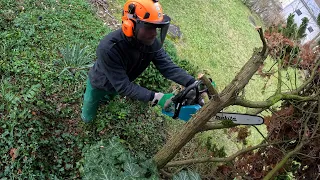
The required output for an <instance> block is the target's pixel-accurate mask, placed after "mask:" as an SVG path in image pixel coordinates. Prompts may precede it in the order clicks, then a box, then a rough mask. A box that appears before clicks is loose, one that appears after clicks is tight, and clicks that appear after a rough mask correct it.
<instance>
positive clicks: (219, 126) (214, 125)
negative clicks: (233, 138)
mask: <svg viewBox="0 0 320 180" xmlns="http://www.w3.org/2000/svg"><path fill="white" fill-rule="evenodd" d="M236 126H239V124H234V123H230V124H227V123H219V124H217V123H213V122H207V123H206V124H205V125H204V126H203V127H202V128H201V129H199V132H203V131H209V130H215V129H224V128H232V127H236Z"/></svg>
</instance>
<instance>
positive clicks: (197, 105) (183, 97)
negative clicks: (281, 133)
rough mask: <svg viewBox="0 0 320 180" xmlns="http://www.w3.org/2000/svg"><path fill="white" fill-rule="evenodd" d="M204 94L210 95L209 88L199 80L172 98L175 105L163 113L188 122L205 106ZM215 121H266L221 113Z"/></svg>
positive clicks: (240, 122)
mask: <svg viewBox="0 0 320 180" xmlns="http://www.w3.org/2000/svg"><path fill="white" fill-rule="evenodd" d="M204 93H207V94H208V88H206V86H205V85H204V84H203V83H202V81H201V80H199V81H197V82H196V83H194V84H192V85H190V86H188V87H186V88H185V89H183V90H182V91H180V92H179V93H178V94H177V95H175V96H174V97H173V98H172V102H173V105H172V106H170V107H167V108H165V109H162V113H163V114H165V115H167V116H170V117H172V118H173V119H181V120H183V121H186V122H187V121H189V120H190V119H191V117H192V115H194V114H195V113H197V112H198V111H199V109H201V107H202V106H203V105H204V100H203V99H202V97H201V95H202V94H204ZM209 98H210V97H209ZM215 119H217V120H231V121H232V122H233V123H235V124H243V125H260V124H263V123H264V119H263V118H262V117H261V116H256V115H249V114H240V113H227V112H219V113H217V114H216V116H215Z"/></svg>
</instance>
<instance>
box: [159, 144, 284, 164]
mask: <svg viewBox="0 0 320 180" xmlns="http://www.w3.org/2000/svg"><path fill="white" fill-rule="evenodd" d="M285 142H288V141H281V142H276V143H270V144H260V145H257V146H253V147H249V148H246V149H242V150H240V151H238V152H236V153H235V154H233V155H231V156H229V157H227V158H215V157H207V158H198V159H187V160H182V161H174V162H169V163H168V164H167V165H166V166H165V167H174V166H182V165H188V164H197V163H207V162H229V161H232V160H234V159H235V158H236V157H238V156H240V155H241V154H244V153H246V152H249V151H253V150H255V149H258V148H262V147H267V146H271V145H275V144H281V143H285Z"/></svg>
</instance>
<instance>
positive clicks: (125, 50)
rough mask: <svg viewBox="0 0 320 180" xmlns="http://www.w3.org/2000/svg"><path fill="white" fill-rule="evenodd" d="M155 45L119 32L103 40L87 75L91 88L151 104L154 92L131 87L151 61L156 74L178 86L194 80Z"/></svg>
mask: <svg viewBox="0 0 320 180" xmlns="http://www.w3.org/2000/svg"><path fill="white" fill-rule="evenodd" d="M157 49H159V43H158V42H157V41H155V43H154V44H153V45H152V46H145V45H142V44H139V43H137V42H136V41H135V40H134V39H133V38H127V37H126V36H125V35H124V34H123V32H122V31H121V29H119V30H116V31H114V32H111V33H110V34H108V35H107V36H105V37H104V38H103V39H102V40H101V41H100V44H99V46H98V48H97V58H98V59H97V61H96V62H95V64H94V66H93V67H92V68H91V69H90V71H89V79H90V82H91V85H92V86H93V87H94V88H98V89H103V90H106V91H109V92H117V93H119V94H121V95H123V96H128V97H130V98H133V99H137V100H140V101H145V102H146V101H151V100H152V99H153V97H154V92H152V91H150V90H148V89H146V88H144V87H141V86H139V85H137V84H134V83H132V81H133V80H135V79H136V78H137V77H138V76H139V75H140V74H141V73H142V72H143V71H144V70H145V69H146V68H147V67H148V66H149V64H150V62H151V61H152V62H153V63H154V64H155V66H156V68H157V69H158V70H159V71H160V73H161V74H162V75H163V76H164V77H166V78H167V79H170V80H172V81H174V82H176V83H178V84H180V85H182V86H188V85H189V84H192V83H193V82H194V81H195V79H194V78H193V77H192V76H190V75H189V74H187V73H186V71H184V70H183V69H181V68H179V67H178V66H177V65H175V64H174V63H173V62H172V60H171V59H170V57H169V56H168V55H167V54H166V53H165V51H164V49H163V48H161V49H160V50H157Z"/></svg>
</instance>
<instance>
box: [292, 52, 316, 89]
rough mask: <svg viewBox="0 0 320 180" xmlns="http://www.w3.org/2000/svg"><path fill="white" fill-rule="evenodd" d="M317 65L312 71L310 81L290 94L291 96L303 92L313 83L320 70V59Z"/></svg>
mask: <svg viewBox="0 0 320 180" xmlns="http://www.w3.org/2000/svg"><path fill="white" fill-rule="evenodd" d="M316 62H317V63H316V64H315V66H314V68H313V69H312V72H311V75H310V77H309V78H308V80H306V81H305V82H304V83H303V84H302V85H301V86H299V87H298V88H297V89H296V90H294V91H291V92H288V93H291V94H298V93H299V92H301V91H302V90H303V89H304V88H305V87H306V86H307V85H308V84H310V83H311V82H312V81H313V78H314V77H315V76H316V74H317V72H318V68H319V66H320V58H318V59H317V60H316Z"/></svg>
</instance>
